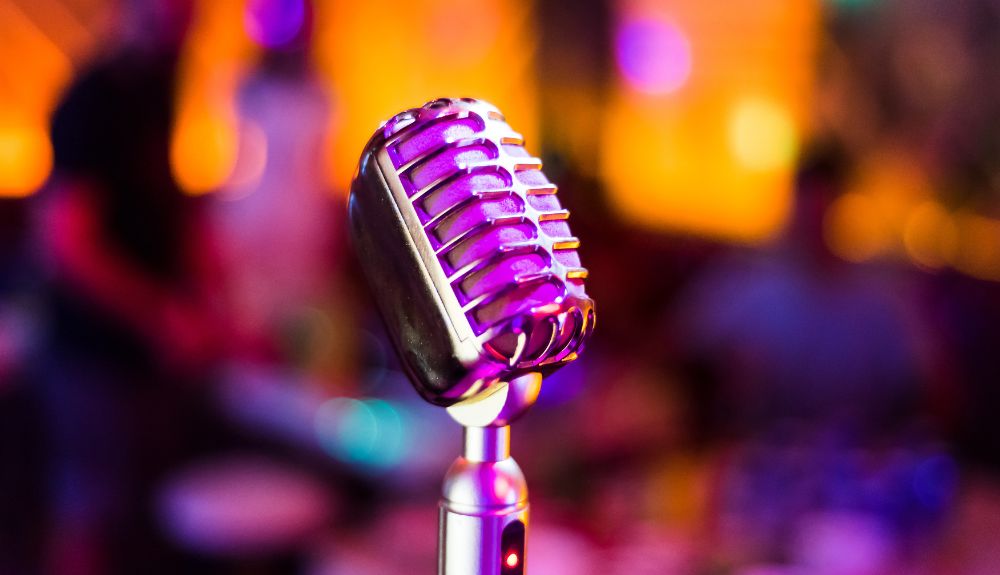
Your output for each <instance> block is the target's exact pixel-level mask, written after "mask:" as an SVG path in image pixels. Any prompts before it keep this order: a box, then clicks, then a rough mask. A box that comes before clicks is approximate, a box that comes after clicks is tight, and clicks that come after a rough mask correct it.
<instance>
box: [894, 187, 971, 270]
mask: <svg viewBox="0 0 1000 575" xmlns="http://www.w3.org/2000/svg"><path fill="white" fill-rule="evenodd" d="M903 245H904V246H905V247H906V253H907V254H908V255H909V256H910V259H912V260H913V261H914V262H916V263H917V264H919V265H921V266H924V267H928V268H932V269H935V268H940V267H942V266H944V265H946V264H948V263H951V262H952V261H953V260H954V258H955V253H956V250H957V248H958V227H957V226H956V225H955V221H954V218H952V217H951V214H949V213H948V211H947V210H945V209H944V208H943V207H942V206H941V205H940V204H938V203H937V202H933V201H927V202H924V203H922V204H920V205H918V206H916V207H915V208H914V209H913V211H912V213H911V214H910V216H909V217H908V218H907V220H906V226H905V227H904V228H903Z"/></svg>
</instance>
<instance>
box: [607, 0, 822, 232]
mask: <svg viewBox="0 0 1000 575" xmlns="http://www.w3.org/2000/svg"><path fill="white" fill-rule="evenodd" d="M617 5H618V6H617V8H618V9H617V12H618V21H619V22H624V21H626V20H630V19H636V18H638V19H640V20H642V19H645V20H649V21H665V22H670V23H672V25H673V26H676V28H677V29H678V31H679V32H678V33H679V34H683V37H684V38H685V39H686V40H687V42H688V44H689V48H690V61H691V71H690V76H689V77H688V78H687V79H686V80H685V82H684V84H683V85H680V86H679V87H677V88H676V89H673V90H671V91H666V92H665V93H656V94H651V93H649V92H648V91H643V90H640V89H638V88H637V87H636V86H635V85H634V82H633V83H629V82H628V81H627V78H626V77H625V76H623V75H622V74H623V73H624V72H623V70H622V66H623V65H624V64H623V63H621V62H619V74H620V79H621V81H620V82H619V84H618V86H617V87H616V91H615V93H614V95H613V99H612V103H611V106H610V111H609V112H608V113H607V115H606V117H605V122H604V130H603V138H602V157H603V161H602V166H601V173H602V175H603V177H604V179H605V181H606V182H607V184H608V186H609V189H610V193H611V200H612V204H613V205H614V206H615V207H616V208H617V209H618V211H619V213H620V214H621V215H622V216H623V217H625V218H627V219H628V220H629V221H630V222H634V223H636V224H639V225H643V226H646V227H650V228H654V229H665V228H672V229H680V230H685V231H691V232H695V233H699V234H705V235H710V236H715V237H721V238H727V239H731V240H737V241H757V240H761V239H764V238H766V237H768V236H770V235H772V234H773V233H775V232H776V231H777V230H778V229H780V227H781V226H782V224H783V222H784V220H785V218H786V216H787V214H788V212H789V207H790V203H791V183H792V168H793V163H794V159H795V154H796V151H797V147H798V146H797V142H798V141H799V140H800V139H801V133H802V132H803V130H804V118H805V115H806V107H807V102H808V97H809V91H810V85H811V83H812V69H813V60H812V54H813V53H814V48H815V47H814V43H815V41H816V36H817V27H818V18H819V5H818V2H816V1H815V0H809V1H806V2H799V1H796V0H737V1H734V2H727V3H726V6H725V9H720V8H719V6H716V5H714V4H710V3H704V2H691V1H684V0H619V2H618V3H617ZM637 15H638V16H637ZM733 30H739V34H734V33H733ZM621 42H622V40H621V39H620V38H619V43H621ZM637 45H638V46H640V47H641V46H642V45H643V44H641V43H638V44H637ZM668 47H669V46H668ZM619 50H620V49H619ZM675 56H676V57H677V58H681V57H682V56H683V57H684V58H687V57H688V56H687V54H686V53H684V54H681V53H678V54H676V55H675ZM619 58H620V59H621V58H622V55H619ZM652 61H653V62H654V63H655V59H653V60H652ZM678 62H680V63H683V62H682V61H681V60H678ZM680 63H677V62H675V63H673V64H670V65H674V66H680ZM644 66H645V67H646V68H647V69H649V68H650V66H651V64H649V62H646V63H645V64H644ZM678 69H680V68H678ZM653 72H655V70H653ZM678 73H679V72H678ZM654 79H655V78H654ZM640 87H641V86H640Z"/></svg>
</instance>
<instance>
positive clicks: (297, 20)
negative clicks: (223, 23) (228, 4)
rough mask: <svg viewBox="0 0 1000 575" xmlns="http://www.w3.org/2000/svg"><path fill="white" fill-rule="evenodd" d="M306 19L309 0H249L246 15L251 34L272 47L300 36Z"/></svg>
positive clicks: (263, 43)
mask: <svg viewBox="0 0 1000 575" xmlns="http://www.w3.org/2000/svg"><path fill="white" fill-rule="evenodd" d="M305 22H306V6H305V0H247V7H246V12H245V15H244V18H243V25H244V26H245V28H246V31H247V35H248V36H250V38H251V39H252V40H253V41H254V42H257V43H258V44H260V45H262V46H267V47H269V48H279V47H281V46H285V45H287V44H288V43H289V42H291V41H292V40H294V39H296V38H297V37H298V36H299V33H300V32H301V31H302V27H303V25H304V24H305Z"/></svg>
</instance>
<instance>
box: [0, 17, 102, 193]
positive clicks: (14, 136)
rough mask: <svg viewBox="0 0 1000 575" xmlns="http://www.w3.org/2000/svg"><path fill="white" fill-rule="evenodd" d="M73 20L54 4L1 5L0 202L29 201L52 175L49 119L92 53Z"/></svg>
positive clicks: (88, 39)
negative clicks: (79, 65) (26, 198)
mask: <svg viewBox="0 0 1000 575" xmlns="http://www.w3.org/2000/svg"><path fill="white" fill-rule="evenodd" d="M97 4H100V3H97ZM89 10H90V12H96V11H98V8H97V7H91V8H90V9H89ZM75 18H76V16H73V15H70V14H69V13H68V12H67V11H66V10H65V9H64V8H62V7H61V5H59V4H58V2H50V1H48V0H46V1H44V2H37V3H32V2H11V1H10V0H0V38H2V39H3V41H2V42H0V86H2V89H0V197H23V196H27V195H30V194H31V193H32V192H34V191H35V190H37V189H38V188H39V187H40V186H41V185H42V184H43V183H44V182H45V180H46V178H48V175H49V172H50V171H51V169H52V146H51V143H50V142H49V138H48V118H49V114H50V113H51V112H52V109H53V108H54V107H55V105H56V102H57V101H58V98H59V95H60V94H61V93H62V90H63V89H64V88H65V86H66V85H67V84H68V83H69V81H70V78H71V77H72V74H73V68H74V64H75V62H76V61H79V60H81V59H83V58H84V57H85V56H86V55H87V53H88V51H89V49H90V48H91V47H92V40H93V36H92V35H91V33H90V31H89V30H88V29H87V28H86V27H85V26H84V25H83V24H81V23H80V22H78V21H77V20H75Z"/></svg>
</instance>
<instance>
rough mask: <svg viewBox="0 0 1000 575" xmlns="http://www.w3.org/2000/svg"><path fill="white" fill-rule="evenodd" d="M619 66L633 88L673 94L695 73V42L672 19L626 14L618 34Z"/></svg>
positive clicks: (641, 90)
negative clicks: (692, 55) (692, 65)
mask: <svg viewBox="0 0 1000 575" xmlns="http://www.w3.org/2000/svg"><path fill="white" fill-rule="evenodd" d="M615 55H616V57H617V60H618V68H619V70H621V73H622V75H623V76H624V77H625V80H626V81H627V82H628V83H629V85H631V86H632V87H633V88H635V89H636V90H638V91H640V92H646V93H649V94H669V93H671V92H675V91H677V90H678V89H680V88H681V86H683V85H684V84H685V83H686V82H687V79H688V77H689V76H690V75H691V44H690V43H689V42H688V39H687V38H686V37H685V36H684V33H683V32H682V31H681V30H680V29H679V28H678V27H677V26H676V25H675V24H673V23H672V22H669V21H667V20H665V19H663V18H659V17H655V16H626V17H625V19H624V20H623V21H622V22H621V23H620V24H619V26H618V33H617V35H616V38H615Z"/></svg>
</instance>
